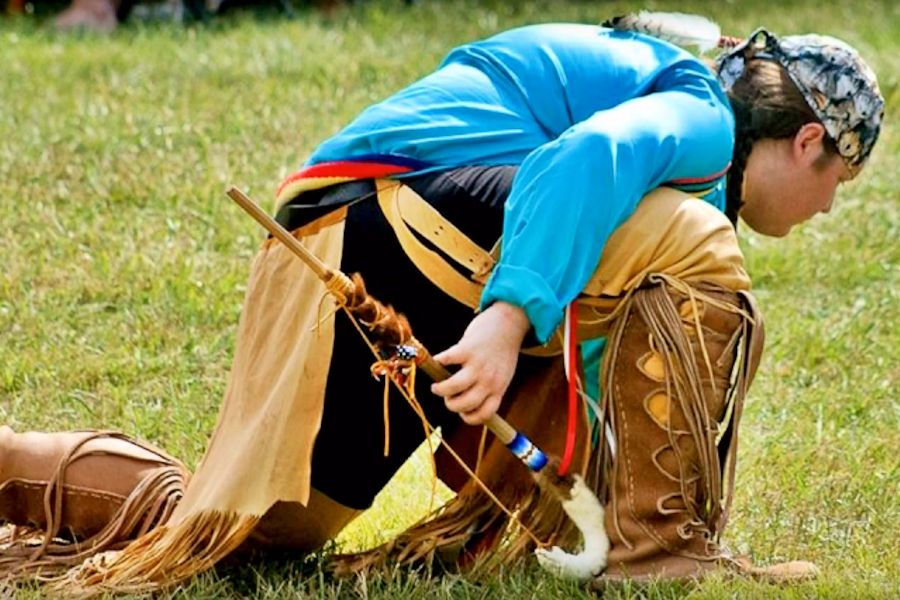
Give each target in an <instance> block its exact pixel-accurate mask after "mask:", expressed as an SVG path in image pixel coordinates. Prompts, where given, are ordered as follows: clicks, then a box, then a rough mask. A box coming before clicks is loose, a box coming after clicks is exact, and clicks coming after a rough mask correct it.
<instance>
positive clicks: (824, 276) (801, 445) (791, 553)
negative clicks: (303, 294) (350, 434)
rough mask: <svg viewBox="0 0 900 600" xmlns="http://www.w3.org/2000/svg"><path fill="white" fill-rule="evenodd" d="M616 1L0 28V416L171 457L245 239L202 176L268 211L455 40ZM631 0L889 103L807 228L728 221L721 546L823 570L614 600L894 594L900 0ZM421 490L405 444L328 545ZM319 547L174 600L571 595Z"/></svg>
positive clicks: (198, 388) (237, 300) (897, 565)
mask: <svg viewBox="0 0 900 600" xmlns="http://www.w3.org/2000/svg"><path fill="white" fill-rule="evenodd" d="M640 6H641V5H638V4H628V3H625V2H620V1H616V2H587V1H582V2H551V3H547V2H511V3H504V2H495V3H481V2H438V1H433V0H422V1H421V2H420V3H419V5H417V6H414V7H407V6H405V4H404V3H403V2H401V1H400V0H396V1H389V0H383V1H380V2H359V3H357V4H355V5H354V6H353V7H351V8H349V9H342V10H339V11H337V12H336V13H335V14H333V15H331V16H328V17H326V16H323V15H321V14H319V13H317V12H315V11H311V10H309V9H306V8H300V9H299V10H298V14H297V15H296V17H295V18H293V19H290V20H287V19H283V18H280V17H278V16H276V15H274V14H272V13H266V14H263V15H251V14H234V15H232V16H229V17H228V18H223V19H220V20H216V21H215V22H213V23H212V24H210V25H209V26H205V27H183V26H180V25H176V24H172V23H166V22H151V23H148V22H144V23H141V22H138V21H132V22H130V23H129V24H128V25H126V26H125V27H123V28H122V29H121V30H120V31H118V32H117V33H116V34H114V35H112V36H110V37H93V36H81V37H78V36H58V35H54V34H53V33H51V32H48V30H47V28H46V27H45V26H41V23H40V20H37V21H36V20H34V19H28V18H25V19H0V224H2V225H0V227H2V230H0V231H2V233H0V423H5V424H8V425H10V426H12V427H13V428H14V429H16V430H19V431H23V430H29V429H37V430H65V429H73V428H111V429H117V430H122V431H125V432H127V433H129V434H132V435H135V436H138V437H142V438H145V439H148V440H151V441H153V442H155V443H157V444H159V445H160V446H162V447H164V448H165V449H167V450H168V451H170V452H171V453H172V454H174V455H176V456H178V457H181V458H182V459H184V460H185V461H186V462H187V463H188V464H190V465H195V464H196V462H197V461H198V460H199V458H200V456H201V455H202V452H203V449H204V447H205V445H206V440H207V438H208V436H209V434H210V432H211V430H212V427H213V425H214V422H215V417H216V412H217V408H218V404H219V401H220V398H221V397H222V394H223V391H224V387H225V382H226V377H227V372H228V368H229V364H230V360H231V356H232V348H233V342H234V334H235V330H236V325H237V320H238V316H239V313H240V310H241V302H242V298H243V293H244V290H245V287H244V285H245V279H246V276H247V274H248V267H249V262H250V259H251V257H252V256H253V254H254V252H255V249H256V247H257V245H258V244H259V242H260V240H261V238H262V234H261V232H260V230H259V229H258V227H257V226H256V224H255V223H253V222H252V221H251V220H250V219H249V218H247V217H246V216H245V215H244V214H243V213H242V212H241V211H240V210H239V209H237V208H236V207H235V206H234V205H233V204H232V203H231V202H230V201H229V200H228V199H227V198H226V197H225V196H224V194H223V191H224V190H225V188H226V186H228V185H230V184H236V185H238V186H240V187H242V188H244V189H245V190H247V191H248V192H249V193H250V194H251V195H252V196H254V197H255V198H257V199H258V200H260V201H264V202H265V204H266V206H267V207H271V202H272V197H273V193H274V190H275V187H276V186H277V184H278V182H279V181H280V179H281V178H282V177H284V176H285V175H286V174H288V173H289V172H290V171H292V170H293V169H294V168H296V167H297V166H298V165H299V163H300V162H301V161H302V160H303V159H304V158H305V156H306V155H307V154H308V153H309V152H310V150H311V149H312V148H313V147H314V146H315V145H316V143H317V142H318V141H320V140H322V139H324V138H325V137H327V136H328V135H329V134H331V133H333V132H334V131H335V130H337V129H338V128H339V127H340V126H341V125H342V124H344V123H346V122H347V121H348V120H350V119H351V118H352V117H353V116H354V115H355V114H356V113H357V112H358V111H360V110H361V109H362V108H364V107H365V106H367V105H368V104H370V103H372V102H374V101H377V100H378V99H380V98H383V97H385V96H386V95H388V94H389V93H391V92H392V91H394V90H396V89H398V88H400V87H401V86H403V85H404V84H406V83H409V82H411V81H413V80H414V79H416V78H417V77H419V76H421V75H423V74H425V73H427V72H429V71H430V70H431V69H432V68H433V67H435V65H436V64H437V63H438V62H439V61H440V59H441V57H442V56H443V55H444V54H445V53H446V52H447V51H448V50H449V49H450V48H451V47H453V46H454V45H456V44H457V43H460V42H463V41H466V40H469V39H472V38H477V37H481V36H485V35H488V34H491V33H493V32H496V31H499V30H502V29H505V28H508V27H512V26H516V25H521V24H526V23H535V22H540V21H551V20H552V21H564V20H573V21H582V22H597V21H601V20H603V19H604V18H606V17H607V16H610V15H614V14H620V13H622V12H624V11H627V10H630V9H633V8H639V7H640ZM650 6H651V7H652V8H656V9H660V10H662V9H669V10H672V9H676V8H677V9H679V10H685V11H696V12H704V13H705V14H708V15H709V16H711V17H713V18H715V19H717V20H718V21H719V22H720V24H721V25H722V26H723V29H724V30H725V31H726V32H728V33H731V34H735V35H746V34H748V33H749V32H750V31H751V30H752V29H753V28H755V27H756V26H758V25H762V24H765V25H766V26H768V27H769V28H770V29H772V30H773V31H775V32H778V33H799V32H808V31H818V32H822V33H828V34H832V35H837V36H840V37H843V38H844V39H846V40H847V41H849V42H850V43H852V44H853V45H855V46H856V47H858V48H859V49H860V50H861V52H862V53H863V55H864V56H865V57H866V58H867V59H868V60H869V62H870V63H871V64H872V66H873V67H874V68H875V69H876V71H877V72H878V73H879V77H880V80H881V84H882V89H883V91H884V93H885V96H886V97H887V99H888V111H887V116H886V122H887V124H886V126H885V129H884V132H883V136H882V140H881V141H880V143H879V145H878V147H877V149H876V151H875V156H874V157H873V159H872V161H871V164H870V166H869V167H868V168H867V169H866V171H865V172H864V174H863V175H862V177H861V178H860V179H859V181H855V182H852V183H850V184H847V185H845V186H843V187H842V188H841V190H840V191H839V194H838V198H837V200H836V202H835V206H834V210H833V211H832V213H831V214H830V215H828V216H820V217H818V218H816V219H815V220H814V221H812V222H811V223H809V224H807V225H805V226H803V227H800V228H798V229H797V230H796V231H795V232H794V233H793V234H792V235H791V236H790V237H789V238H787V239H783V240H771V239H765V238H762V237H758V236H755V235H752V234H749V233H747V231H746V228H744V229H742V234H741V237H742V244H743V248H744V250H745V253H746V256H747V260H748V263H749V268H750V271H751V274H752V275H753V277H754V285H755V290H756V294H757V297H758V299H759V302H760V304H761V306H762V309H763V311H764V313H765V316H766V321H767V338H768V339H767V349H766V356H765V360H764V362H763V364H762V367H761V370H760V374H759V376H758V377H757V380H756V382H755V384H754V386H753V389H752V391H751V394H750V397H749V399H748V402H747V406H746V412H745V417H744V427H743V430H742V432H741V447H740V461H739V469H738V477H737V494H736V500H735V507H734V511H733V514H734V516H733V519H732V521H731V524H730V527H729V529H728V531H727V532H726V540H727V542H728V544H729V545H730V546H731V547H733V548H735V549H736V550H738V551H742V552H749V553H751V554H752V555H753V556H754V557H755V558H756V559H757V560H760V561H762V562H767V561H773V560H783V559H793V558H805V559H808V560H813V561H815V562H816V563H818V564H819V566H820V567H821V568H822V572H823V574H822V577H821V579H820V580H818V581H817V582H814V583H809V584H805V585H801V586H796V587H793V588H778V587H772V586H768V585H763V584H757V583H752V582H747V581H727V580H724V579H722V580H713V581H710V582H707V583H705V584H703V585H701V586H697V587H684V586H674V585H663V584H659V585H653V586H650V587H648V588H637V587H625V588H622V589H621V590H619V591H618V594H612V596H617V597H621V598H673V597H681V596H684V595H687V596H689V597H691V598H722V597H736V598H744V597H746V598H757V597H773V598H774V597H785V598H893V597H898V596H900V573H898V571H900V544H898V542H897V535H898V532H900V468H898V465H900V393H898V387H900V350H898V347H900V260H898V257H900V245H898V238H900V200H898V197H900V192H898V179H900V177H898V175H900V171H898V159H900V134H898V129H897V126H896V121H897V120H898V118H900V111H898V109H897V105H898V103H900V91H898V78H900V4H896V3H894V2H891V1H889V0H885V1H884V2H876V1H871V0H862V1H858V2H840V3H828V2H822V1H811V0H809V1H808V0H798V1H792V2H768V1H767V2H754V1H753V0H748V1H745V2H715V3H713V2H699V1H696V0H695V1H690V2H672V1H668V2H653V3H652V5H650ZM598 93H603V91H602V90H598ZM561 201H564V199H562V198H561ZM436 317H437V318H439V315H436ZM354 376H359V377H363V376H366V375H365V374H364V373H357V374H354ZM348 401H353V402H363V401H379V399H377V398H373V399H366V398H353V399H348ZM351 412H352V408H349V409H348V414H351ZM373 426H378V424H373ZM350 451H352V448H351V446H350V445H349V444H348V452H350ZM0 460H2V457H0ZM430 489H431V473H430V468H429V466H428V463H427V461H426V460H425V459H424V457H423V455H422V454H421V453H420V454H419V455H418V456H417V459H416V460H415V461H414V462H413V463H412V464H410V465H409V466H407V467H406V468H405V469H404V470H403V471H402V473H401V475H400V476H399V477H398V478H397V479H396V480H395V481H394V482H393V483H392V484H391V485H390V486H389V487H388V488H387V489H386V490H385V491H384V492H383V494H382V495H381V496H380V497H379V499H378V502H377V505H376V507H375V508H374V509H373V510H371V511H370V512H369V513H367V514H366V515H365V516H364V517H363V518H362V519H361V520H360V521H358V522H357V523H354V524H353V525H352V526H351V528H350V529H349V530H348V531H346V532H344V534H342V536H341V538H340V540H339V543H338V546H337V547H339V548H341V549H348V548H349V549H352V548H362V547H366V546H367V545H370V544H374V543H376V542H378V541H380V540H384V539H386V538H387V537H389V536H390V535H391V534H392V533H396V532H398V531H399V530H401V529H402V528H403V527H405V526H406V525H408V524H409V523H411V522H413V521H415V520H416V519H418V518H419V517H421V516H422V515H423V514H424V513H425V512H426V511H427V510H428V509H429V503H430V501H431V497H430ZM442 497H445V496H442ZM320 559H321V557H320V556H313V557H309V558H307V559H306V560H300V559H298V560H297V561H293V562H292V561H284V560H282V561H279V562H271V563H255V564H249V565H242V566H233V567H231V568H228V569H219V570H217V571H216V572H214V573H207V574H204V575H202V576H200V577H198V578H197V579H196V580H194V581H192V582H190V583H188V584H186V585H184V586H182V587H180V588H177V589H175V590H173V591H172V597H191V598H219V597H247V598H307V597H315V598H319V597H322V598H337V597H342V598H343V597H347V598H589V597H592V594H591V592H589V591H588V590H587V588H586V587H585V586H583V585H580V584H575V583H569V582H561V581H557V580H555V579H553V578H552V577H550V576H548V575H545V574H543V573H541V572H540V571H539V570H537V568H536V567H535V566H534V564H533V563H528V564H523V565H520V566H514V567H512V568H510V570H509V571H508V572H506V573H503V574H502V575H501V576H500V577H499V578H498V579H496V580H494V581H489V582H478V583H475V582H470V581H467V580H466V579H464V578H461V577H446V578H443V579H427V578H424V577H421V576H417V575H414V574H410V573H405V572H402V571H401V572H397V573H395V574H393V575H392V576H390V577H380V576H379V577H371V578H369V579H364V578H352V579H347V580H334V579H332V578H331V577H330V576H328V575H327V574H325V573H324V572H323V571H322V570H321V569H320V568H319V564H320ZM18 593H19V595H20V596H21V597H39V596H40V592H39V591H38V590H37V589H33V590H29V589H20V590H19V591H18Z"/></svg>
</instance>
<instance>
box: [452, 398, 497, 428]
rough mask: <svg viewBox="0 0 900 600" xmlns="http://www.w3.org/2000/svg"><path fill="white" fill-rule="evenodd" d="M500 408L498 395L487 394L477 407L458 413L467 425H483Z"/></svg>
mask: <svg viewBox="0 0 900 600" xmlns="http://www.w3.org/2000/svg"><path fill="white" fill-rule="evenodd" d="M499 408H500V397H499V396H488V397H487V398H485V399H484V401H483V402H482V403H481V405H480V406H478V408H476V409H474V410H472V411H469V412H463V413H460V417H462V420H463V421H465V422H466V423H468V424H469V425H484V423H486V422H487V420H488V419H490V418H491V417H492V416H493V415H494V414H495V413H496V412H497V409H499Z"/></svg>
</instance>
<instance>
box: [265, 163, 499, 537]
mask: <svg viewBox="0 0 900 600" xmlns="http://www.w3.org/2000/svg"><path fill="white" fill-rule="evenodd" d="M451 175H453V173H452V172H449V173H442V174H433V175H429V176H425V177H421V178H416V179H414V180H412V181H411V182H410V184H411V185H412V186H413V187H414V188H418V190H419V191H420V192H422V193H424V194H427V196H426V197H427V199H428V200H429V202H431V203H432V204H434V205H436V206H437V207H438V208H439V209H442V210H445V211H449V212H453V215H454V218H457V219H459V220H460V221H465V223H463V227H467V228H470V231H469V232H467V233H469V234H470V235H474V236H476V237H478V236H481V237H483V238H484V239H485V240H491V241H490V242H489V243H488V245H489V244H492V243H493V241H495V240H496V238H497V237H499V235H500V226H501V220H502V200H501V201H499V202H498V201H496V197H497V196H498V195H501V194H502V195H504V196H505V192H504V190H505V188H506V187H508V181H509V180H511V177H510V176H507V174H506V171H505V170H503V171H494V170H483V171H482V172H478V173H475V172H467V173H465V174H461V173H456V174H455V176H453V177H452V178H451ZM463 175H464V176H463ZM460 177H462V179H460ZM345 191H348V192H349V193H350V194H349V196H348V194H345V193H344V192H345ZM350 196H353V197H355V198H362V200H360V201H358V202H356V203H354V204H352V205H350V206H349V207H348V211H347V216H346V219H345V222H344V247H343V250H342V253H341V261H340V265H339V266H340V269H341V270H342V271H343V272H345V273H357V272H358V273H361V274H362V275H363V276H364V279H365V283H366V287H367V290H368V291H369V293H370V294H371V295H372V296H373V297H374V298H377V299H378V300H380V301H382V302H383V303H384V304H388V305H391V306H393V307H394V308H395V309H397V310H398V311H399V312H401V313H403V314H404V315H405V316H406V317H407V318H408V319H409V322H410V323H411V325H412V327H413V331H414V333H415V335H416V337H417V339H419V340H420V341H421V342H422V343H423V344H425V346H426V347H427V348H429V349H430V350H431V351H434V352H437V351H439V350H442V349H444V348H446V347H448V346H449V345H451V344H453V343H455V342H456V341H457V340H458V339H459V336H460V335H461V334H462V331H463V330H464V329H465V327H466V326H467V325H468V323H469V321H470V320H471V318H472V311H471V309H469V308H467V307H465V306H462V305H460V304H458V303H457V302H455V301H454V300H453V299H451V298H450V297H449V296H447V295H446V294H444V293H443V292H441V291H440V290H439V289H438V288H437V287H436V286H434V285H433V284H432V283H431V282H430V281H428V280H427V279H426V278H425V277H424V276H423V275H422V274H421V273H420V272H419V271H418V270H417V269H416V268H415V266H413V265H412V264H411V263H410V262H409V260H408V259H407V257H406V255H405V254H404V252H403V250H402V248H401V247H400V245H399V243H398V242H397V240H396V237H395V235H394V233H393V230H392V229H391V228H390V225H389V224H388V223H387V221H386V219H385V218H384V216H383V214H382V212H381V209H380V208H379V206H378V203H377V202H376V200H375V197H374V186H373V185H371V184H368V185H367V184H366V183H364V182H354V183H352V184H345V185H344V186H338V187H336V188H333V189H329V190H327V191H317V192H313V193H307V194H305V195H304V197H301V198H298V199H297V200H296V201H294V202H292V203H289V204H288V205H287V206H285V207H284V208H283V209H282V211H281V213H280V214H279V220H280V221H281V222H282V224H283V225H286V226H288V227H289V228H291V229H296V228H297V227H300V226H303V225H305V224H306V223H307V222H308V221H309V219H310V218H312V219H315V218H319V217H321V215H322V214H324V211H323V209H324V208H325V207H327V206H331V207H335V206H341V205H343V204H346V202H347V201H349V200H352V199H353V198H351V197H350ZM335 266H337V265H335ZM334 327H335V338H334V346H333V349H332V358H331V365H332V366H331V369H330V370H329V374H328V378H327V382H326V388H325V389H326V391H325V402H324V408H323V415H322V422H321V426H320V428H319V431H318V433H317V435H316V439H315V445H314V447H313V455H312V469H311V472H312V476H311V486H312V488H313V491H312V495H311V499H310V503H309V504H308V505H307V506H305V507H304V506H302V505H300V504H299V503H295V502H291V503H288V502H280V503H277V504H276V505H275V506H273V507H272V508H271V509H270V510H269V511H268V512H267V513H266V515H265V517H264V518H263V520H262V521H261V522H260V524H259V525H258V526H257V528H256V532H255V534H254V536H253V539H252V542H253V543H254V544H258V545H261V546H263V547H276V548H280V549H287V548H290V549H294V550H299V551H305V550H310V549H315V548H318V547H320V546H321V545H323V544H324V543H325V542H326V541H328V540H329V539H332V538H333V537H334V536H336V535H337V534H338V533H339V532H340V530H341V529H342V528H343V527H344V526H345V525H346V524H347V523H349V522H350V521H351V520H352V519H353V518H354V517H355V516H357V515H358V514H359V513H361V512H362V511H363V510H365V509H366V508H368V507H369V506H370V505H371V503H372V501H373V500H374V498H375V496H376V494H377V493H378V492H379V491H380V490H381V489H382V488H383V487H384V486H385V485H386V484H387V482H388V481H389V480H390V478H391V477H392V476H393V474H394V473H395V472H396V471H397V470H398V469H399V468H400V466H401V465H402V464H403V463H404V462H405V461H406V459H407V458H408V457H409V456H410V455H411V454H412V452H413V451H414V450H415V449H416V448H417V447H418V446H419V445H420V444H421V443H422V441H424V439H425V431H424V428H423V425H422V423H421V420H420V418H419V416H418V415H417V414H416V413H415V412H414V411H413V410H412V409H411V408H410V407H409V405H408V404H407V403H406V401H405V400H404V399H403V398H402V396H401V395H400V393H399V392H398V391H397V390H395V389H392V390H391V391H390V400H389V419H388V423H387V425H388V426H389V428H390V432H389V443H388V453H387V455H385V454H384V449H385V426H386V423H385V421H384V416H383V410H384V408H383V393H384V382H383V381H381V382H379V381H375V380H374V379H373V378H372V377H371V376H370V375H369V367H370V366H371V365H372V363H374V362H375V360H376V357H374V356H373V355H372V353H371V350H370V349H369V347H368V346H367V345H366V343H365V341H364V340H363V339H361V337H360V335H359V333H358V331H357V329H356V328H355V327H354V326H353V324H352V323H351V321H350V320H349V319H347V318H346V316H345V315H343V314H338V315H337V316H336V320H335V324H334ZM429 385H430V381H428V379H427V377H425V376H424V374H422V375H420V376H419V377H418V378H417V386H416V396H417V398H418V400H419V402H420V403H421V405H422V407H423V409H424V410H425V414H426V416H427V418H428V419H429V421H430V423H431V424H432V425H433V426H434V427H443V428H445V429H452V428H454V427H456V426H457V425H458V424H459V423H460V420H459V417H458V416H457V415H455V414H453V413H450V412H449V411H447V410H446V409H445V408H444V405H443V402H442V401H441V400H440V399H438V398H435V397H434V396H432V395H431V393H430V391H429Z"/></svg>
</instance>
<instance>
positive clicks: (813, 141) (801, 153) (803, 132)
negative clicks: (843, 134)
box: [791, 122, 828, 166]
mask: <svg viewBox="0 0 900 600" xmlns="http://www.w3.org/2000/svg"><path fill="white" fill-rule="evenodd" d="M826 135H828V133H827V132H826V131H825V126H824V125H822V124H821V123H815V122H812V123H806V124H805V125H803V126H802V127H800V129H799V130H797V133H796V134H795V135H794V140H793V143H792V148H791V149H792V150H793V154H794V159H795V160H796V161H798V162H799V163H800V164H802V165H804V166H809V165H812V164H813V163H815V162H816V160H817V159H818V158H819V156H820V155H821V154H822V151H823V149H824V147H825V146H824V144H825V136H826Z"/></svg>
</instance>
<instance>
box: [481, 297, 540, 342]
mask: <svg viewBox="0 0 900 600" xmlns="http://www.w3.org/2000/svg"><path fill="white" fill-rule="evenodd" d="M489 310H491V311H492V312H495V313H496V314H497V315H498V316H499V317H500V318H501V319H502V320H503V321H504V324H505V326H506V327H507V330H508V331H509V332H510V333H511V334H513V335H514V336H515V337H516V338H517V339H518V341H519V342H521V341H522V340H523V339H524V338H525V334H527V333H528V331H529V330H530V329H531V321H529V320H528V315H527V314H526V313H525V310H524V309H523V308H522V307H520V306H516V305H515V304H510V303H509V302H504V301H502V300H498V301H497V302H494V303H493V304H491V306H490V307H489Z"/></svg>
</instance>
